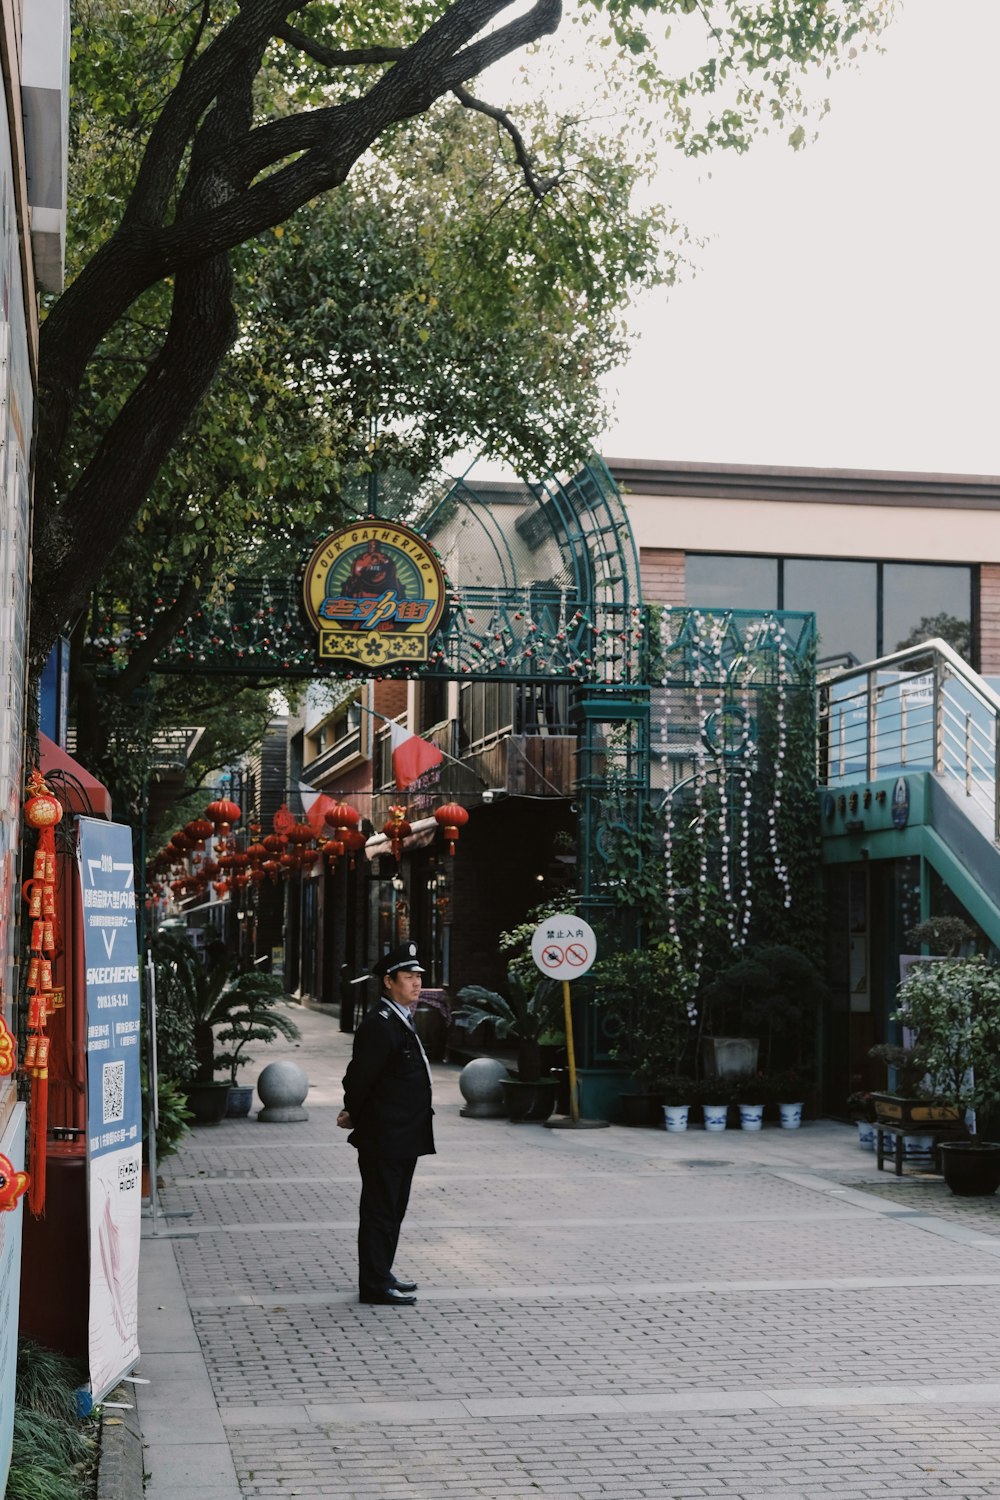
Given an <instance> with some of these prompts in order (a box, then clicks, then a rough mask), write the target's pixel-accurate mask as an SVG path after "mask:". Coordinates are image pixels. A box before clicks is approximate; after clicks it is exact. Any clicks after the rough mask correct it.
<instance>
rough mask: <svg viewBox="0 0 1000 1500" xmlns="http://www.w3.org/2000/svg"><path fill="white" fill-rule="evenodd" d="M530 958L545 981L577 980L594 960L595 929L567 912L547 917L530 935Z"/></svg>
mask: <svg viewBox="0 0 1000 1500" xmlns="http://www.w3.org/2000/svg"><path fill="white" fill-rule="evenodd" d="M531 956H532V958H533V959H534V961H535V967H536V968H537V969H539V970H540V971H541V972H542V973H543V974H544V975H545V977H546V978H547V979H579V978H580V977H581V976H582V975H583V974H586V972H587V970H588V969H589V968H590V966H591V964H592V963H593V962H594V959H595V958H596V957H597V939H596V937H595V936H594V929H593V928H592V927H591V926H590V924H589V922H584V921H583V919H582V918H581V917H574V916H572V915H568V914H566V913H562V914H560V915H559V916H557V917H546V918H545V921H544V922H539V924H538V926H537V927H536V928H535V930H534V932H533V933H532V936H531Z"/></svg>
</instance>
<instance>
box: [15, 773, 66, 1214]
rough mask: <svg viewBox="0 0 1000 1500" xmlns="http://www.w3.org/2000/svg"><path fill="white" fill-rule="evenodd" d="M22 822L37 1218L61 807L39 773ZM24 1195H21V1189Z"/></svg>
mask: <svg viewBox="0 0 1000 1500" xmlns="http://www.w3.org/2000/svg"><path fill="white" fill-rule="evenodd" d="M27 790H28V797H27V801H26V802H25V804H24V821H25V822H26V823H27V824H28V826H29V828H34V829H36V830H37V832H38V843H37V846H36V848H35V858H34V864H33V866H32V878H31V879H30V880H28V881H26V882H25V885H24V899H25V901H26V902H27V903H28V916H29V917H30V918H31V943H30V954H29V958H28V1043H27V1047H26V1048H25V1053H24V1070H25V1072H26V1073H27V1075H28V1076H29V1077H30V1078H31V1080H32V1086H31V1147H30V1149H31V1188H30V1191H29V1193H28V1207H29V1208H30V1209H31V1212H32V1213H33V1214H34V1215H35V1217H36V1218H40V1217H41V1215H42V1214H44V1212H45V1149H46V1140H47V1136H48V1126H49V1038H48V1036H47V1035H46V1032H45V1023H46V1021H47V1020H48V1017H49V1014H50V1011H51V1009H52V1008H53V1006H52V958H53V955H54V954H55V951H56V824H57V823H58V822H59V820H60V819H61V818H62V815H63V810H62V803H61V802H60V801H59V799H58V798H57V797H54V796H53V795H52V793H51V792H50V791H49V789H48V787H47V786H46V785H45V781H44V779H43V777H42V774H41V772H40V771H37V770H36V771H33V772H32V773H31V776H30V778H29V780H28V788H27ZM22 1191H23V1189H22Z"/></svg>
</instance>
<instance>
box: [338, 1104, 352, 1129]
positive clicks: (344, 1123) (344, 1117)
mask: <svg viewBox="0 0 1000 1500" xmlns="http://www.w3.org/2000/svg"><path fill="white" fill-rule="evenodd" d="M337 1124H338V1125H339V1126H340V1128H341V1130H350V1129H351V1127H352V1126H353V1124H354V1121H353V1120H352V1119H351V1117H350V1115H349V1114H348V1113H347V1110H346V1109H342V1110H341V1111H340V1114H339V1115H338V1116H337Z"/></svg>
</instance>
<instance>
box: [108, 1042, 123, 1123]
mask: <svg viewBox="0 0 1000 1500" xmlns="http://www.w3.org/2000/svg"><path fill="white" fill-rule="evenodd" d="M102 1075H103V1093H104V1123H105V1125H110V1124H112V1123H113V1122H114V1121H115V1120H124V1118H125V1060H124V1058H123V1059H122V1060H121V1061H120V1062H111V1063H105V1064H104V1067H103V1069H102Z"/></svg>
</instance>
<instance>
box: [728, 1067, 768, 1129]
mask: <svg viewBox="0 0 1000 1500" xmlns="http://www.w3.org/2000/svg"><path fill="white" fill-rule="evenodd" d="M731 1098H732V1101H733V1103H734V1104H735V1105H736V1107H737V1109H738V1110H739V1112H740V1129H741V1130H762V1129H763V1128H764V1109H765V1106H766V1105H768V1104H769V1103H770V1102H771V1091H770V1088H769V1084H768V1080H767V1079H766V1078H765V1077H764V1075H763V1074H762V1073H747V1074H744V1076H743V1077H742V1078H737V1079H734V1080H733V1084H732V1095H731Z"/></svg>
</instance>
